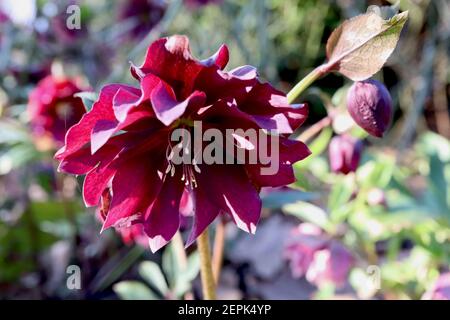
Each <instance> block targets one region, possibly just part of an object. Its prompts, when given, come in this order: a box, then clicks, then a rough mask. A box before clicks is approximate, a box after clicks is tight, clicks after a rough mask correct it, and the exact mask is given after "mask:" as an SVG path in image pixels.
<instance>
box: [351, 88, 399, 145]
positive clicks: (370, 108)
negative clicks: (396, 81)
mask: <svg viewBox="0 0 450 320" xmlns="http://www.w3.org/2000/svg"><path fill="white" fill-rule="evenodd" d="M347 109H348V112H349V113H350V115H351V116H352V118H353V120H355V122H356V123H357V124H358V125H359V126H360V127H361V128H363V129H364V130H366V131H367V132H368V133H369V134H371V135H372V136H375V137H379V138H380V137H382V136H383V134H384V132H385V131H386V130H387V128H388V126H389V123H390V121H391V118H392V100H391V95H390V94H389V91H388V90H387V89H386V87H385V86H384V84H382V83H381V82H379V81H377V80H366V81H360V82H355V83H354V84H353V85H352V86H351V87H350V89H349V91H348V94H347Z"/></svg>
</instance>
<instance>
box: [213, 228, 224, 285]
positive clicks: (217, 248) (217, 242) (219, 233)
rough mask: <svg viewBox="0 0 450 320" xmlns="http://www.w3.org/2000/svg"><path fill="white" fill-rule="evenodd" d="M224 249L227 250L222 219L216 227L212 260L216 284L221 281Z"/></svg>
mask: <svg viewBox="0 0 450 320" xmlns="http://www.w3.org/2000/svg"><path fill="white" fill-rule="evenodd" d="M224 248H225V221H224V220H223V219H220V220H219V223H218V224H217V227H216V235H215V238H214V251H213V252H214V254H213V259H212V266H213V272H214V279H215V280H216V284H218V283H219V279H220V271H221V269H222V262H223V250H224Z"/></svg>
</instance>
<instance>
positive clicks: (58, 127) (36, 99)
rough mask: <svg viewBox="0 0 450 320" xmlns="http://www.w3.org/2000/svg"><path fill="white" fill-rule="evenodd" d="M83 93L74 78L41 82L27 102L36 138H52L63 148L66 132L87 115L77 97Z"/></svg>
mask: <svg viewBox="0 0 450 320" xmlns="http://www.w3.org/2000/svg"><path fill="white" fill-rule="evenodd" d="M80 91H83V90H82V89H81V88H80V87H79V85H78V84H77V83H76V81H75V80H73V79H68V78H59V77H55V76H52V75H49V76H47V77H45V78H44V79H42V80H41V81H39V82H38V84H37V86H36V88H34V90H33V91H32V92H31V93H30V95H29V99H28V115H29V117H30V124H31V130H32V132H33V135H34V136H35V137H37V138H38V137H43V136H47V137H51V138H52V139H53V140H54V141H55V143H56V145H57V146H59V147H60V146H61V145H63V143H64V136H65V135H66V132H67V130H68V129H69V128H70V127H71V126H73V125H74V124H76V123H77V122H78V121H80V119H81V117H82V116H83V114H84V113H85V112H86V109H85V107H84V105H83V102H82V100H81V98H79V97H74V94H75V93H77V92H80Z"/></svg>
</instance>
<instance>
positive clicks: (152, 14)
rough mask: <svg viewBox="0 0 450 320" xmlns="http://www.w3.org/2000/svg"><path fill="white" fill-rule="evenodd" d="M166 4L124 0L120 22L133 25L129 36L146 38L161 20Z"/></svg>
mask: <svg viewBox="0 0 450 320" xmlns="http://www.w3.org/2000/svg"><path fill="white" fill-rule="evenodd" d="M165 11H166V4H165V2H164V1H161V0H123V1H122V2H121V3H120V6H119V14H118V15H119V17H118V20H119V21H122V22H124V21H128V22H130V23H131V24H132V28H131V31H130V32H129V35H131V37H132V38H141V37H144V36H145V35H146V34H147V33H148V32H149V31H150V30H151V29H152V28H153V27H154V26H156V24H157V23H158V22H159V21H160V20H161V18H162V17H163V15H164V12H165Z"/></svg>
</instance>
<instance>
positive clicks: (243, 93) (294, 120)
mask: <svg viewBox="0 0 450 320" xmlns="http://www.w3.org/2000/svg"><path fill="white" fill-rule="evenodd" d="M227 62H228V49H227V47H226V46H225V45H223V46H221V47H220V49H219V50H218V51H217V53H216V54H214V55H213V56H212V57H210V58H208V59H205V60H201V61H199V60H197V59H195V58H194V57H193V56H192V55H191V53H190V49H189V41H188V39H187V38H186V37H184V36H172V37H169V38H163V39H159V40H157V41H155V42H154V43H152V44H151V45H150V47H149V48H148V51H147V55H146V58H145V61H144V63H143V64H142V65H141V66H140V67H137V66H134V65H132V66H131V73H132V75H133V76H134V77H135V78H136V79H137V80H138V81H139V87H138V88H136V87H132V86H128V85H124V84H110V85H106V86H105V87H103V89H102V90H101V92H100V96H99V99H98V101H97V102H95V103H94V105H93V108H92V110H91V111H90V112H89V113H87V114H86V115H85V116H84V117H83V118H82V119H81V121H80V122H79V123H78V124H76V125H75V126H73V127H72V128H71V129H70V130H69V132H68V133H67V135H66V145H65V146H64V147H63V148H61V149H60V150H59V151H58V152H57V154H56V156H55V157H56V159H58V160H59V161H60V162H61V163H60V167H59V169H60V170H61V171H64V172H67V173H71V174H86V178H85V180H84V186H83V197H84V201H85V203H86V205H87V206H98V205H100V206H101V208H102V209H101V212H102V216H103V217H104V223H103V229H106V228H109V227H115V228H129V227H130V226H132V225H135V224H141V225H142V226H143V230H144V232H145V233H146V234H147V236H148V237H149V243H150V248H151V250H152V251H156V250H158V249H159V248H161V247H162V246H164V245H165V244H166V243H167V242H168V241H169V240H170V239H171V238H172V237H173V235H174V234H175V233H176V231H177V230H178V229H179V226H180V214H181V212H185V211H188V210H187V209H186V208H185V206H186V205H187V204H188V203H191V205H192V206H193V208H192V212H193V219H194V221H193V226H192V230H191V233H190V236H189V238H188V241H187V244H188V245H189V244H191V243H192V242H193V241H194V240H195V239H196V238H197V236H198V235H199V234H201V233H202V232H203V231H204V230H205V228H206V227H207V226H208V225H209V224H210V223H211V222H212V221H213V220H214V219H215V218H216V217H217V215H218V214H222V213H224V214H228V215H230V217H231V218H232V219H233V221H234V222H235V223H236V224H237V226H238V227H239V228H241V229H243V230H245V231H247V232H252V233H254V232H255V228H256V224H257V223H258V220H259V217H260V212H261V199H260V197H259V190H260V188H261V187H264V186H271V187H277V186H283V185H286V184H290V183H292V182H294V181H295V177H294V173H293V168H292V164H293V163H294V162H296V161H299V160H301V159H303V158H305V157H306V156H308V155H309V153H310V152H309V150H308V148H307V147H306V146H305V145H304V144H303V143H302V142H299V141H292V140H289V139H288V138H287V137H286V135H287V134H289V133H291V132H292V131H293V129H295V128H297V127H298V126H299V125H301V124H302V123H303V121H304V120H305V118H306V115H307V108H306V107H305V106H304V105H296V106H291V105H289V104H288V103H287V100H286V97H285V95H284V94H283V93H282V92H280V91H277V90H276V89H274V88H273V87H272V86H271V85H270V84H268V83H262V82H261V81H260V80H259V79H258V76H257V73H256V70H255V68H253V67H251V66H242V67H238V68H236V69H233V70H231V71H224V70H223V69H224V68H225V66H226V64H227ZM199 127H202V128H203V129H207V130H208V129H212V130H213V131H210V132H213V133H214V135H211V136H210V137H209V138H210V139H209V141H212V140H211V139H216V138H218V137H219V135H220V134H223V135H224V136H226V137H227V139H226V140H227V142H229V141H231V145H232V146H233V148H234V149H239V150H240V151H242V150H243V151H244V152H245V153H246V154H245V155H247V153H249V152H250V151H251V150H253V151H254V150H256V149H259V144H257V143H252V141H250V140H249V139H248V137H247V136H245V135H244V134H242V133H241V132H239V130H238V129H242V130H249V129H252V130H258V132H259V133H260V134H261V132H263V133H264V135H266V136H269V134H268V132H269V131H270V132H274V131H276V132H277V133H278V135H277V136H276V137H277V138H278V140H274V139H272V138H270V139H268V140H269V142H268V145H269V147H270V146H271V145H273V144H274V142H272V141H275V142H276V141H278V142H279V143H278V151H279V152H278V154H276V155H275V157H271V161H270V163H267V162H265V163H262V162H261V161H260V162H255V163H253V162H252V163H248V162H243V161H234V162H232V163H228V162H227V163H224V162H222V163H221V162H220V161H215V160H214V161H207V159H205V161H204V162H203V161H201V158H200V159H199V158H198V157H197V156H198V154H199V150H198V149H195V148H194V149H193V148H192V146H191V145H186V144H181V142H179V140H177V141H173V134H174V133H179V132H182V133H183V134H185V133H188V134H190V133H191V132H194V135H195V132H196V131H197V130H198V129H199ZM230 129H233V130H235V131H234V133H232V134H231V135H227V134H226V132H227V131H228V130H230ZM180 130H181V131H180ZM206 132H207V131H205V136H206ZM213 136H214V137H213ZM178 138H181V137H178ZM182 140H183V141H184V138H183V139H182ZM206 140H208V139H206ZM262 140H263V139H262ZM194 142H195V141H194ZM228 144H229V143H227V145H228ZM200 145H201V148H204V150H203V151H204V152H206V150H207V148H210V147H211V145H207V146H205V144H204V140H203V141H200ZM257 145H258V147H256V146H257ZM213 147H214V148H213V149H214V152H212V153H211V154H213V153H214V154H215V156H218V155H220V154H222V153H226V154H227V155H229V154H230V151H236V150H234V149H233V150H230V149H229V148H227V147H225V142H224V141H223V140H222V141H214V143H213ZM180 151H181V153H182V154H183V156H186V157H187V160H188V161H184V162H183V163H178V162H175V161H174V158H175V154H178V153H180ZM200 151H201V150H200ZM200 153H201V152H200ZM233 154H234V153H233ZM231 158H232V157H231ZM215 159H216V158H215ZM227 159H228V160H229V159H230V157H227ZM209 160H211V159H209ZM241 160H242V158H241ZM274 162H276V166H275V167H276V168H277V171H276V172H275V173H273V174H271V175H267V174H264V170H263V169H266V168H267V167H268V166H273V164H274ZM182 196H184V197H189V198H190V199H191V201H181V199H182Z"/></svg>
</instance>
